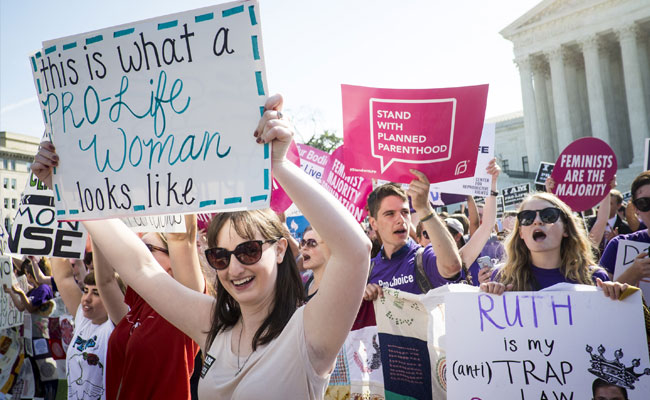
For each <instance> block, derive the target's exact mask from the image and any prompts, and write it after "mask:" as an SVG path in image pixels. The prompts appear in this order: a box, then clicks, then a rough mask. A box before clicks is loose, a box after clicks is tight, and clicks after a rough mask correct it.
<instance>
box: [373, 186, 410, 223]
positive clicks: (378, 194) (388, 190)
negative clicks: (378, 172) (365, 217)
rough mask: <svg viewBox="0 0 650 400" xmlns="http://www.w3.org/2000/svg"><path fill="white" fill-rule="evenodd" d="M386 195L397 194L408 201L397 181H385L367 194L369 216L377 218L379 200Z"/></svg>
mask: <svg viewBox="0 0 650 400" xmlns="http://www.w3.org/2000/svg"><path fill="white" fill-rule="evenodd" d="M388 196H397V197H399V198H400V199H402V200H403V201H408V197H407V196H406V192H405V191H404V189H402V187H401V186H400V185H398V184H397V183H386V184H384V185H381V186H377V187H376V188H375V189H374V190H373V191H372V192H370V194H369V195H368V214H370V216H371V217H373V218H377V213H378V212H379V206H380V205H381V201H382V200H383V199H385V198H386V197H388Z"/></svg>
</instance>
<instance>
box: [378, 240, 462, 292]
mask: <svg viewBox="0 0 650 400" xmlns="http://www.w3.org/2000/svg"><path fill="white" fill-rule="evenodd" d="M419 248H420V246H419V245H418V244H417V243H415V242H414V241H413V240H411V238H409V239H408V241H407V242H406V244H405V245H404V246H403V247H402V248H400V249H399V250H397V251H396V252H395V253H393V255H392V257H391V258H390V259H388V258H386V253H385V252H384V248H383V247H382V249H381V251H380V252H379V254H377V256H375V258H373V259H372V261H373V262H374V263H375V266H374V267H373V269H372V272H371V274H370V278H369V279H368V283H376V284H378V285H380V286H384V287H390V288H393V289H398V290H402V291H404V292H409V293H414V294H421V293H422V291H421V290H420V287H419V286H418V284H417V282H416V280H415V253H416V252H417V250H418V249H419ZM422 267H423V268H424V272H425V273H426V275H427V277H429V281H430V282H431V285H432V286H433V287H434V288H437V287H439V286H443V285H446V284H448V283H455V282H458V281H459V279H460V274H459V275H458V277H457V279H455V280H448V279H445V278H443V277H442V276H441V275H440V272H438V265H437V263H436V255H435V254H434V253H433V249H432V248H431V245H428V246H427V247H425V248H424V252H423V253H422Z"/></svg>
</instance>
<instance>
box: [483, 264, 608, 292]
mask: <svg viewBox="0 0 650 400" xmlns="http://www.w3.org/2000/svg"><path fill="white" fill-rule="evenodd" d="M591 268H594V269H595V270H594V272H593V275H592V276H591V278H592V279H593V281H594V284H596V278H600V280H601V281H603V282H607V281H609V280H610V279H609V276H608V275H607V272H606V271H605V270H604V269H602V268H596V267H591ZM530 269H531V270H532V271H533V276H534V277H535V279H536V280H537V285H535V284H534V283H533V287H534V288H535V289H534V290H542V289H546V288H547V287H551V286H553V285H555V284H556V283H563V282H566V283H577V282H576V281H573V280H570V279H567V278H566V277H565V276H564V274H562V271H560V269H559V268H553V269H545V268H539V267H536V266H534V265H532V264H531V265H530ZM499 271H500V270H495V271H494V272H493V273H492V280H493V281H496V282H498V281H499Z"/></svg>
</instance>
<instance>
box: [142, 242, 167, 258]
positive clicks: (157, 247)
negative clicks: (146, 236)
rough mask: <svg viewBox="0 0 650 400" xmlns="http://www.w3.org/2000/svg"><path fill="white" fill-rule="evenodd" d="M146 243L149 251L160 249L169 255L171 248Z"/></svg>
mask: <svg viewBox="0 0 650 400" xmlns="http://www.w3.org/2000/svg"><path fill="white" fill-rule="evenodd" d="M144 245H145V246H147V248H148V249H149V251H150V252H152V253H153V251H154V250H158V251H160V252H161V253H165V254H167V255H169V250H167V249H166V248H164V247H160V246H156V245H154V244H149V243H145V244H144Z"/></svg>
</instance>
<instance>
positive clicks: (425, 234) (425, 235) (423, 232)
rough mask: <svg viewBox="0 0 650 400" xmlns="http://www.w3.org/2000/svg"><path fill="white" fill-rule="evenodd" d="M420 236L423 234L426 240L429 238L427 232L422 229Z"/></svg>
mask: <svg viewBox="0 0 650 400" xmlns="http://www.w3.org/2000/svg"><path fill="white" fill-rule="evenodd" d="M422 236H424V238H425V239H426V240H429V234H428V233H427V231H422Z"/></svg>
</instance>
